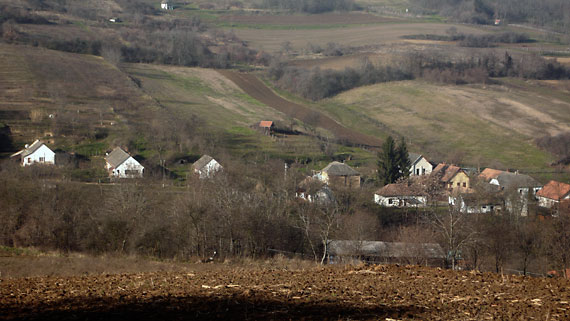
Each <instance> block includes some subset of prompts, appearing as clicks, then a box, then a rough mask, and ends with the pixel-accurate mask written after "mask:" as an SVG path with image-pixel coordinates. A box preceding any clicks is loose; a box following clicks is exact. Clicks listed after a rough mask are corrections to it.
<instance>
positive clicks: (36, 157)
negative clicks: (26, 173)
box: [10, 140, 55, 166]
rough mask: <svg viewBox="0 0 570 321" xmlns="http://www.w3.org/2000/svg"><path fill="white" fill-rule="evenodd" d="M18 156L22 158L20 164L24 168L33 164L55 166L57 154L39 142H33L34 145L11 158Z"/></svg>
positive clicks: (27, 146)
mask: <svg viewBox="0 0 570 321" xmlns="http://www.w3.org/2000/svg"><path fill="white" fill-rule="evenodd" d="M16 156H20V159H21V161H20V163H21V165H22V166H28V165H33V164H50V165H54V164H55V153H54V152H53V151H52V150H51V149H49V147H47V146H46V145H45V144H44V143H43V142H41V141H39V140H36V141H35V142H33V144H32V145H26V148H24V149H22V150H21V151H19V152H17V153H15V154H13V155H12V156H10V157H16Z"/></svg>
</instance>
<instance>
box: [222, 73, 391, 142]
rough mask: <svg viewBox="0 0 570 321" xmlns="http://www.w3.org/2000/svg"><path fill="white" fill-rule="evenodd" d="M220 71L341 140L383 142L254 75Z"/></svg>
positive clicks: (253, 94) (253, 93)
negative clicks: (291, 98)
mask: <svg viewBox="0 0 570 321" xmlns="http://www.w3.org/2000/svg"><path fill="white" fill-rule="evenodd" d="M219 72H220V73H221V74H222V75H224V76H225V77H226V78H228V79H230V80H231V81H233V82H234V83H235V84H236V85H238V86H239V87H240V88H241V89H242V90H243V91H245V92H246V93H247V94H248V95H250V96H251V97H253V98H254V99H256V100H258V101H260V102H262V103H264V104H265V105H267V106H269V107H273V108H275V109H277V110H278V111H280V112H282V113H284V114H286V115H288V116H290V117H293V118H297V119H299V120H301V121H303V122H305V123H307V124H310V125H312V126H317V127H321V128H324V129H326V130H329V131H330V132H332V133H333V134H334V135H335V137H336V138H337V139H338V140H340V141H345V142H350V143H352V144H355V145H366V146H370V147H379V146H380V144H381V142H380V140H378V139H377V138H375V137H372V136H368V135H364V134H361V133H359V132H357V131H354V130H352V129H349V128H346V127H344V126H342V125H341V124H339V123H337V122H336V121H334V120H333V119H332V118H330V117H329V116H327V115H325V114H323V113H321V112H318V111H315V110H312V109H310V108H307V107H305V106H302V105H299V104H296V103H293V102H290V101H288V100H286V99H284V98H282V97H280V96H278V95H277V94H275V93H274V92H273V91H272V90H271V89H270V88H269V87H267V86H266V85H265V84H264V83H263V82H261V81H260V80H259V79H258V78H257V77H255V76H254V75H251V74H246V73H238V72H235V71H230V70H219Z"/></svg>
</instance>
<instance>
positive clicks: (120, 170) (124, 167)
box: [113, 157, 144, 178]
mask: <svg viewBox="0 0 570 321" xmlns="http://www.w3.org/2000/svg"><path fill="white" fill-rule="evenodd" d="M126 171H134V172H136V174H133V173H132V172H131V173H127V172H126ZM143 172H144V167H143V166H142V165H141V164H140V163H139V162H137V160H136V159H134V158H132V157H129V158H128V159H127V160H126V161H124V162H123V163H122V164H121V165H119V166H118V167H117V168H115V169H114V170H113V176H115V177H120V178H131V177H142V175H143Z"/></svg>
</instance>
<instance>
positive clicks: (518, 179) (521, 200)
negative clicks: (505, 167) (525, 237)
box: [489, 172, 542, 216]
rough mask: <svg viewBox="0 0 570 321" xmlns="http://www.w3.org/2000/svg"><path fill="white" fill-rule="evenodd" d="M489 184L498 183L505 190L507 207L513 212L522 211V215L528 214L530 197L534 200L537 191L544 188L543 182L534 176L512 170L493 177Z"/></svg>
mask: <svg viewBox="0 0 570 321" xmlns="http://www.w3.org/2000/svg"><path fill="white" fill-rule="evenodd" d="M489 184H491V185H496V186H498V187H499V189H501V190H503V191H505V192H506V195H505V196H506V197H505V206H506V208H507V209H508V210H509V211H511V212H513V213H514V212H517V213H520V215H521V216H527V215H528V201H529V198H531V199H532V200H534V197H535V195H536V193H537V192H538V191H540V189H541V188H542V184H541V183H539V182H538V181H537V180H535V179H534V178H532V177H530V176H528V175H524V174H518V173H511V172H502V173H500V174H499V175H497V176H496V177H495V178H491V180H490V181H489ZM529 193H530V195H529Z"/></svg>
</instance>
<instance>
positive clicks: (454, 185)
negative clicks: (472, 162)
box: [432, 163, 471, 194]
mask: <svg viewBox="0 0 570 321" xmlns="http://www.w3.org/2000/svg"><path fill="white" fill-rule="evenodd" d="M432 175H437V176H439V177H440V181H441V182H442V183H443V184H444V186H445V188H446V189H448V190H449V191H450V192H451V193H452V194H457V193H465V192H467V191H468V190H469V189H470V188H471V184H470V181H469V176H468V175H467V174H466V173H465V172H464V171H463V170H462V169H461V167H459V166H455V165H449V164H445V163H441V164H439V165H437V166H436V168H435V169H434V170H433V172H432Z"/></svg>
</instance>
